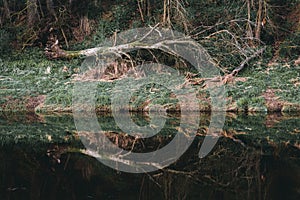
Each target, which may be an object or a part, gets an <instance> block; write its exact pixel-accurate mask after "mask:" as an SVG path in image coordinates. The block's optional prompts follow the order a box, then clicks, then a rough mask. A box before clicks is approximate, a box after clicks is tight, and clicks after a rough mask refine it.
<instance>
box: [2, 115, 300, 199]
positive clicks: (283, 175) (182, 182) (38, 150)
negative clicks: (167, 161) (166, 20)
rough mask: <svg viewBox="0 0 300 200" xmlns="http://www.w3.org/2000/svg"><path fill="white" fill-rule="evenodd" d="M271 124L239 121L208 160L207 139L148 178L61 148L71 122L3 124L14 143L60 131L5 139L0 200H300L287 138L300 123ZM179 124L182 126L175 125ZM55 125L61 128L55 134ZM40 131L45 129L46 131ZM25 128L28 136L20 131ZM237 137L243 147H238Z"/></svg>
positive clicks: (296, 154)
mask: <svg viewBox="0 0 300 200" xmlns="http://www.w3.org/2000/svg"><path fill="white" fill-rule="evenodd" d="M137 117H138V116H134V117H133V118H135V119H134V120H135V121H137V120H140V121H138V122H137V123H139V124H145V123H146V122H147V118H141V117H139V119H136V118H137ZM208 118H209V116H208V115H206V116H205V117H203V120H205V119H206V121H202V123H203V126H202V127H201V128H200V130H199V131H201V132H202V134H204V133H205V125H206V124H205V123H207V122H209V120H207V119H208ZM264 118H265V116H246V115H244V116H232V117H231V118H228V120H227V121H226V125H225V127H224V129H225V130H227V131H224V134H225V135H224V136H225V137H221V138H220V139H219V141H218V144H217V145H216V146H215V148H214V149H213V151H212V152H211V153H210V154H209V155H208V156H207V157H205V158H203V159H199V157H198V151H199V146H200V145H201V143H202V142H203V138H204V137H203V136H197V137H196V138H195V140H194V142H193V143H192V145H191V147H190V148H189V149H188V151H187V152H185V153H184V155H183V156H182V157H180V159H179V160H178V161H177V162H176V163H174V164H172V165H171V166H170V167H168V168H165V169H161V170H158V171H156V172H152V173H149V174H128V173H123V172H117V171H115V170H113V169H111V168H109V167H106V166H105V165H103V164H101V162H99V161H98V160H96V159H94V158H92V157H89V156H87V155H84V154H82V153H79V151H78V150H76V149H78V148H83V147H82V146H81V147H80V146H73V145H74V144H73V145H72V144H70V143H69V142H67V141H65V142H66V143H69V144H63V143H61V144H59V143H60V142H59V141H55V140H57V138H55V137H54V136H55V134H56V132H58V134H61V135H64V133H65V132H68V131H66V129H69V130H71V129H72V125H70V124H71V123H72V117H71V116H55V117H53V116H45V117H44V121H43V122H42V123H41V124H39V122H37V121H32V122H30V123H29V122H28V121H26V122H22V123H23V125H24V124H26V125H27V127H25V126H23V125H21V123H20V122H17V121H16V120H12V121H10V122H8V123H7V124H6V125H7V126H9V127H10V129H9V128H8V129H3V127H4V123H3V122H4V120H3V118H1V129H0V130H1V136H3V135H5V134H8V136H10V137H12V136H13V135H11V134H10V133H9V130H10V131H11V132H12V133H14V134H15V137H14V138H18V137H17V134H20V133H22V132H23V133H24V132H26V131H28V136H27V137H30V134H32V138H35V137H39V138H42V137H43V131H46V130H48V131H50V132H51V131H53V136H52V138H53V140H52V141H43V142H41V143H37V142H36V140H30V141H31V143H28V142H25V140H24V138H23V140H22V137H19V139H20V141H19V142H20V143H19V142H18V143H16V142H13V141H10V142H9V143H5V142H3V140H2V145H1V147H0V157H1V164H0V172H1V174H2V175H1V176H0V196H1V199H12V198H13V199H34V198H36V199H154V198H155V199H176V198H180V199H282V198H283V197H284V198H286V199H298V197H299V185H300V182H299V180H300V177H299V173H298V172H299V170H300V165H299V163H300V160H299V159H300V150H299V149H297V148H295V147H294V146H293V145H292V143H290V144H289V143H286V142H287V141H286V139H287V138H285V137H287V136H288V135H291V138H290V139H289V141H292V140H293V139H292V137H294V136H295V134H296V133H295V132H293V130H295V127H299V125H298V124H295V122H297V121H299V118H298V117H290V118H287V119H284V120H283V121H281V122H280V121H278V118H277V123H275V124H274V125H273V128H268V129H266V126H263V125H262V124H260V122H261V123H264V122H263V121H262V120H261V119H264ZM175 119H176V117H175ZM100 122H101V123H103V124H104V125H105V127H106V129H107V130H112V129H113V127H114V126H109V124H110V125H112V119H111V116H110V117H109V116H108V117H106V118H105V119H102V120H100ZM172 122H173V120H172ZM173 123H174V125H175V126H176V125H177V124H178V122H176V120H175V122H173ZM55 124H56V125H57V127H61V129H57V128H56V129H55V128H54V127H55ZM283 125H284V126H285V127H284V126H283ZM40 126H41V127H43V126H45V129H42V128H41V127H40ZM19 129H22V130H20V131H17V130H19ZM234 130H235V131H236V132H233V131H234ZM289 130H290V131H291V132H288V131H289ZM35 131H36V132H38V133H39V135H38V134H36V133H34V132H35ZM279 131H281V132H279ZM48 133H49V132H48ZM106 134H107V135H108V136H110V137H111V139H112V141H113V142H115V141H114V140H113V139H116V138H117V137H118V134H117V132H116V129H115V128H114V132H109V131H107V133H106ZM172 134H173V132H172V131H170V132H169V133H168V132H166V133H165V135H162V136H161V137H155V138H153V140H149V141H148V143H144V145H145V146H146V147H147V145H150V144H151V143H150V142H151V141H152V142H153V143H154V142H155V141H157V140H159V139H161V141H162V143H161V144H162V145H163V144H164V142H168V140H169V139H170V138H169V137H168V135H172ZM202 134H199V135H202ZM231 134H232V135H231ZM276 135H277V136H276ZM298 135H299V134H298ZM240 136H243V137H240ZM246 136H247V137H246ZM124 137H125V135H124V134H120V136H119V139H120V140H119V141H121V140H122V139H126V138H124ZM276 137H278V141H277V140H275V138H276ZM298 137H299V136H296V139H297V138H298ZM164 138H165V139H164ZM238 138H239V139H240V140H241V141H242V142H243V143H244V145H242V144H241V143H240V142H237V141H236V139H238ZM2 139H3V138H2ZM127 140H128V141H129V142H130V139H128V138H127ZM297 141H299V138H298V139H297ZM268 142H269V143H268ZM122 144H123V145H124V143H122ZM139 144H142V143H139ZM129 145H130V144H129ZM131 145H132V143H131ZM124 147H125V146H124ZM130 147H132V146H130ZM148 147H149V146H148ZM135 148H136V149H133V150H137V151H138V150H141V149H142V148H143V147H142V146H141V145H138V144H137V145H136V146H135Z"/></svg>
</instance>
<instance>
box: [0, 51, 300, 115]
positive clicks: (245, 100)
mask: <svg viewBox="0 0 300 200" xmlns="http://www.w3.org/2000/svg"><path fill="white" fill-rule="evenodd" d="M82 62H83V59H80V58H78V59H72V60H48V59H47V58H46V57H45V56H44V54H43V52H42V51H41V50H39V49H29V50H28V51H26V52H22V53H13V54H11V55H6V56H4V57H3V58H2V59H0V66H1V68H0V71H1V76H0V111H3V112H42V113H55V112H59V113H60V112H61V113H65V112H72V95H73V94H72V92H73V88H74V83H75V81H74V79H75V78H76V76H77V74H78V70H79V68H80V66H81V63H82ZM299 74H300V66H299V65H296V64H295V63H294V61H293V60H291V61H277V62H270V61H268V62H266V61H264V59H260V60H255V62H251V63H250V65H249V66H247V67H246V68H245V69H244V70H243V71H241V72H240V73H239V74H238V76H235V77H233V78H231V79H230V80H227V81H226V82H223V84H224V86H225V90H226V93H227V97H226V111H232V112H284V113H288V112H300V87H299V85H300V75H299ZM141 80H142V79H141ZM118 81H119V80H118V79H115V80H108V81H103V80H99V82H98V87H97V91H96V96H97V98H96V99H97V100H96V105H95V106H96V107H95V109H96V110H97V111H99V112H110V111H111V107H110V106H111V99H110V98H111V92H112V90H113V88H114V87H115V85H116V84H117V83H118ZM123 81H124V80H123ZM186 81H187V82H188V84H189V85H190V86H191V87H192V88H193V89H194V91H195V94H196V96H197V99H198V100H199V107H198V108H195V111H210V110H211V103H210V95H209V91H208V89H207V88H206V87H205V81H199V78H188V79H187V80H186ZM195 83H196V84H195ZM147 87H153V86H145V88H144V89H143V88H141V91H139V92H138V93H134V95H135V96H133V97H132V99H133V100H132V101H131V103H130V106H129V109H130V110H131V111H148V109H149V106H151V104H160V105H162V106H163V107H164V108H166V109H167V110H168V111H180V105H178V100H177V99H176V96H174V95H173V94H172V93H171V92H170V91H168V90H165V89H159V90H158V89H157V90H155V92H153V91H150V90H149V88H148V89H147ZM124 89H125V90H126V88H124Z"/></svg>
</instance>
